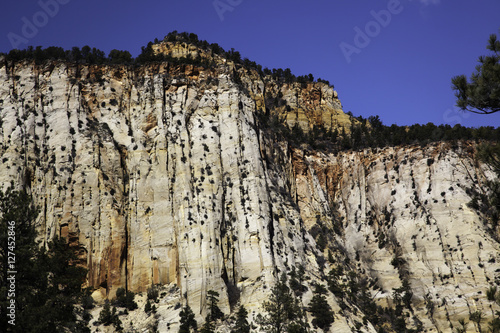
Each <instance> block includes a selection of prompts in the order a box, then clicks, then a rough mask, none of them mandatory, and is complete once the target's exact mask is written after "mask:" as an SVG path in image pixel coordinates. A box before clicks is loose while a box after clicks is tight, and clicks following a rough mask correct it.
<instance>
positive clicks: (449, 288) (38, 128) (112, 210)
mask: <svg viewBox="0 0 500 333" xmlns="http://www.w3.org/2000/svg"><path fill="white" fill-rule="evenodd" d="M162 45H163V46H162V47H163V48H164V50H163V51H162V52H167V51H168V52H170V53H171V54H178V55H179V56H183V55H186V54H190V52H194V51H196V50H194V51H193V50H187V51H186V50H185V48H183V46H182V45H181V46H179V45H177V46H173V44H162ZM174 49H175V52H174ZM160 51H161V50H159V51H158V52H160ZM196 52H201V51H196ZM258 113H271V114H276V115H278V116H280V117H283V118H284V119H285V120H286V122H287V123H288V125H289V126H290V127H293V126H294V125H295V124H298V125H299V126H300V127H301V128H303V129H304V130H306V131H307V130H309V129H311V128H312V127H313V126H314V125H319V126H325V127H327V128H333V129H335V128H336V129H339V130H340V129H342V128H343V129H344V130H348V128H349V126H350V123H351V121H354V120H352V119H351V118H350V117H349V116H347V115H345V114H344V113H343V112H342V110H341V104H340V102H339V100H338V98H337V94H336V92H335V91H334V90H333V88H331V87H328V86H327V85H325V84H323V83H314V84H312V83H310V84H280V83H279V82H274V81H273V80H271V79H263V78H261V77H260V76H259V75H258V74H257V72H255V71H253V70H248V69H245V68H242V67H238V66H235V64H233V63H232V62H230V61H226V60H225V59H220V58H216V61H215V65H214V66H212V67H210V68H208V69H207V68H203V67H196V66H192V65H172V64H169V63H167V62H164V63H152V64H149V65H144V66H140V67H132V66H129V67H127V66H121V65H102V66H95V65H81V64H80V65H77V64H68V63H65V62H54V61H53V62H46V63H44V64H43V65H37V64H35V63H33V62H28V61H24V62H18V63H16V64H14V65H7V64H5V63H4V62H1V65H0V116H1V118H0V119H1V122H0V124H1V128H0V137H1V139H0V155H1V161H0V183H1V184H3V186H4V187H5V186H7V185H8V184H9V183H11V182H13V184H14V186H15V187H17V188H24V189H27V190H28V191H30V192H31V193H32V194H33V197H34V199H35V201H36V204H37V205H38V206H39V207H40V209H41V213H40V215H39V218H38V220H37V226H38V229H39V231H40V233H41V239H42V241H43V242H47V241H48V240H50V239H51V238H52V237H54V236H55V235H60V236H63V237H66V238H67V239H68V240H69V241H70V242H71V243H72V244H73V245H75V246H77V247H78V249H79V253H78V254H79V258H80V260H81V262H82V263H83V264H85V265H86V266H87V267H88V269H89V274H88V281H87V284H88V285H89V286H91V287H93V288H95V289H96V290H97V291H98V293H101V295H102V297H110V298H111V297H114V294H115V292H116V289H117V288H119V287H126V288H127V289H129V290H132V291H135V292H141V291H145V290H146V289H147V288H148V287H149V286H151V285H152V284H159V285H162V286H168V285H170V286H171V287H172V286H175V287H176V288H178V289H175V288H174V289H175V292H174V293H173V294H175V295H176V296H175V297H173V296H172V297H170V298H171V302H170V303H168V302H167V303H165V304H163V303H162V304H163V305H161V304H160V308H159V313H160V317H161V318H160V319H161V323H160V328H162V329H166V327H167V326H166V325H167V324H169V323H170V322H174V321H175V320H174V319H172V313H176V312H172V311H173V310H172V305H173V304H175V303H177V302H184V303H186V302H187V303H188V304H189V305H190V306H191V307H192V308H193V309H194V310H195V312H196V313H197V315H198V316H199V318H203V317H204V315H205V311H206V309H205V299H206V292H207V291H208V290H211V289H212V290H215V291H218V292H219V293H220V295H221V297H220V302H221V304H220V306H221V308H222V310H223V311H224V312H225V313H229V312H230V311H231V310H232V309H233V307H234V306H235V305H236V304H238V303H241V304H245V305H246V306H248V308H249V309H251V310H258V309H259V305H260V304H261V303H262V302H263V301H264V300H266V298H267V297H268V294H269V290H270V288H271V287H272V286H273V284H274V281H275V279H276V277H277V276H278V274H279V272H280V271H289V270H290V269H291V268H292V267H299V266H304V267H305V268H306V275H307V276H308V277H309V278H310V279H311V280H310V284H311V283H312V282H314V281H319V282H321V281H325V278H326V273H327V272H328V270H329V267H330V265H333V266H336V265H341V263H340V261H342V260H346V259H349V261H350V264H349V266H352V267H351V268H352V270H353V271H355V272H356V273H357V274H359V275H360V276H364V277H366V278H367V279H369V280H370V281H375V283H374V284H373V285H371V289H370V290H371V292H372V296H373V297H375V299H376V300H377V303H378V304H380V305H391V304H392V302H393V299H392V298H393V293H392V292H393V289H394V288H399V287H401V285H402V283H403V281H407V282H409V284H410V286H411V290H412V292H413V297H412V304H413V311H412V313H410V314H409V315H411V316H412V317H415V318H418V320H419V321H421V323H422V325H423V327H425V328H426V329H427V330H428V332H450V331H451V329H450V327H451V326H450V324H451V325H456V324H457V321H458V319H460V318H467V317H468V314H469V313H472V312H475V311H478V310H480V311H483V312H484V313H485V314H489V313H491V312H492V311H493V308H490V303H489V302H488V301H487V300H486V298H485V291H486V289H487V288H488V286H489V284H490V283H492V282H494V281H497V276H498V273H497V270H498V269H500V267H499V266H500V264H498V262H499V259H500V258H497V257H498V249H499V246H498V242H497V241H496V240H495V239H494V238H493V237H492V236H491V235H490V234H489V233H488V232H487V227H486V226H485V225H484V224H483V221H482V219H481V216H480V215H479V214H478V213H477V212H475V211H473V210H471V209H470V208H469V207H468V206H467V205H466V203H467V202H468V201H469V200H470V198H469V196H468V194H467V192H466V189H467V188H468V187H471V186H479V187H480V186H481V184H482V182H483V181H484V179H490V178H493V174H492V173H491V171H490V170H489V169H488V168H486V167H485V166H483V165H477V164H476V163H475V162H474V159H473V151H474V147H473V146H470V145H468V144H467V143H459V144H458V145H456V146H451V145H449V144H445V143H442V144H435V145H429V146H426V147H416V146H415V147H394V148H386V149H381V150H365V151H359V152H344V153H339V154H326V153H323V152H319V151H311V150H309V149H306V148H304V149H299V148H292V147H291V146H289V145H288V144H287V143H286V142H275V141H273V140H272V139H271V136H269V135H268V133H267V134H266V132H265V131H262V130H261V129H260V127H259V126H260V124H259V121H258V120H257V118H258V117H257V114H258ZM321 233H323V234H324V236H325V237H326V238H327V241H328V244H327V246H326V248H324V249H322V248H321V246H319V247H318V246H317V244H316V241H317V240H318V237H319V235H320V234H321ZM329 251H330V252H333V253H335V258H336V259H338V260H339V262H337V263H329V262H327V261H326V260H325V258H326V257H327V255H328V252H329ZM394 258H396V259H397V260H394ZM394 263H396V264H394ZM174 289H171V290H174ZM95 295H96V294H95ZM311 295H312V294H311V291H310V290H309V291H308V292H307V293H306V294H305V296H304V301H305V302H306V303H307V301H308V299H310V298H311ZM329 301H330V303H331V304H332V306H333V307H334V310H335V311H336V322H335V323H334V326H333V327H332V332H333V331H335V332H350V331H355V330H356V328H355V327H356V322H362V321H363V320H362V318H363V314H362V313H359V312H358V311H357V310H356V309H355V305H352V306H349V307H348V309H341V308H340V307H339V305H338V300H337V299H336V298H335V297H333V296H330V297H329ZM429 302H431V303H432V304H435V306H434V311H433V312H432V313H429V311H428V304H429ZM252 315H255V313H253V314H252ZM162 325H163V326H162ZM168 327H171V326H168ZM363 330H364V331H366V332H374V331H375V330H374V328H373V326H372V325H371V324H370V323H367V324H366V325H364V328H363Z"/></svg>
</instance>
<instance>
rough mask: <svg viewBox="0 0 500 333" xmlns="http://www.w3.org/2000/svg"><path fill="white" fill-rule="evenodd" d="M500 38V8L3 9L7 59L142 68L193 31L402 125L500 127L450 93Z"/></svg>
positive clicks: (189, 2)
mask: <svg viewBox="0 0 500 333" xmlns="http://www.w3.org/2000/svg"><path fill="white" fill-rule="evenodd" d="M55 1H58V2H55ZM54 3H57V4H58V8H56V7H55V6H54ZM43 4H46V5H43ZM216 6H217V8H216ZM44 7H45V9H44ZM44 10H45V12H48V13H49V14H45V13H44V12H43V11H44ZM382 10H385V11H386V12H384V13H385V14H387V13H390V18H389V17H388V16H387V15H381V17H379V20H380V22H381V23H378V22H377V21H376V19H375V17H374V16H373V14H372V12H375V13H380V11H382ZM26 22H28V23H26ZM30 24H36V25H38V26H39V27H36V25H35V28H36V30H37V31H34V30H33V29H31V30H30V29H29V28H27V27H25V26H28V25H30ZM23 27H24V31H23ZM356 28H358V30H357V31H362V32H363V33H366V29H367V28H368V38H369V39H370V40H369V43H368V42H367V40H366V39H365V40H363V38H361V37H359V36H358V38H357V40H355V37H356V35H357V34H358V32H356V30H355V29H356ZM499 28H500V1H499V0H475V1H473V0H400V1H397V0H380V1H378V0H377V1H368V0H366V1H361V0H358V1H346V0H336V1H332V0H329V1H323V0H317V1H307V2H306V1H295V0H287V1H284V0H272V1H262V0H252V1H250V0H216V1H214V0H183V1H172V0H142V1H130V0H121V1H115V0H112V1H104V0H99V1H97V0H86V1H82V0H41V1H40V2H39V1H33V0H20V1H4V3H3V4H2V10H1V12H0V52H7V51H9V50H10V49H12V48H13V45H14V46H17V48H25V47H26V46H28V45H33V46H37V45H42V46H43V47H47V46H61V47H64V48H66V49H68V48H71V47H72V46H80V47H81V46H84V45H86V44H88V45H90V46H92V47H97V48H100V49H102V50H104V51H105V52H106V53H108V52H109V51H110V50H112V49H121V50H129V51H130V52H131V53H132V54H133V55H134V56H136V55H137V54H138V53H139V52H140V48H141V46H144V45H146V44H147V42H148V41H152V40H154V38H159V39H161V38H163V37H164V36H165V35H166V34H167V33H168V32H170V31H173V30H178V31H179V32H181V31H188V32H194V33H196V34H197V35H198V36H199V37H200V39H206V40H207V41H208V42H211V43H213V42H215V43H218V44H219V45H221V46H222V47H224V48H225V49H230V48H232V47H233V48H235V49H236V50H238V51H240V52H241V54H242V56H243V57H248V58H249V59H250V60H253V61H256V62H257V63H260V64H261V65H263V66H264V67H269V68H273V67H276V68H278V67H281V68H287V67H290V68H291V69H292V72H293V73H294V74H296V75H304V74H309V73H312V74H313V75H314V76H315V77H316V78H317V77H321V78H323V79H327V80H329V81H330V82H331V83H332V84H334V85H335V88H336V90H337V91H338V93H339V97H340V99H341V101H342V103H343V105H344V111H346V112H347V111H351V112H352V113H353V114H354V115H362V116H364V117H368V116H370V115H379V116H380V117H381V119H382V121H383V122H384V123H385V124H392V123H396V124H398V125H406V124H414V123H421V124H424V123H427V122H433V123H435V124H450V125H454V124H456V123H458V122H460V123H461V124H462V125H464V126H481V125H492V126H499V125H500V113H498V114H495V115H489V116H487V115H473V114H470V113H461V112H458V110H457V109H456V108H455V97H454V95H453V91H452V90H451V83H450V80H451V77H452V76H454V75H458V74H466V75H467V76H469V75H470V74H471V73H472V71H473V70H474V67H475V66H476V64H477V58H478V56H480V55H482V54H486V53H487V52H488V51H487V50H486V48H485V46H486V42H487V39H488V37H489V35H490V34H492V33H498V31H499ZM14 35H16V36H17V37H20V38H22V39H17V40H14V39H13V38H14V37H13V36H14ZM12 40H14V44H13V43H12ZM356 42H357V44H356ZM15 43H17V45H16V44H15ZM341 46H343V48H344V51H343V50H342V47H341ZM354 48H356V50H355V51H356V52H354V51H353V50H354ZM346 50H347V51H346ZM349 50H350V51H349ZM346 52H347V53H349V52H350V54H349V55H348V56H347V57H346ZM348 60H350V61H348Z"/></svg>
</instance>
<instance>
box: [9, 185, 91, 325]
mask: <svg viewBox="0 0 500 333" xmlns="http://www.w3.org/2000/svg"><path fill="white" fill-rule="evenodd" d="M37 215H38V210H37V209H36V208H35V207H34V205H33V201H32V199H31V197H30V196H29V195H28V194H26V193H25V192H22V191H21V192H18V191H14V190H13V189H12V188H8V189H7V190H6V192H0V260H1V261H2V262H8V257H12V256H11V255H9V253H8V252H11V253H14V254H15V264H14V263H13V265H14V266H9V267H7V266H8V265H1V269H0V292H1V293H2V294H3V295H6V293H7V291H8V290H9V288H8V286H7V285H6V282H7V274H8V271H9V270H10V271H13V270H15V271H17V274H16V276H15V278H16V290H15V307H16V317H15V319H16V320H15V324H16V325H15V326H13V325H10V324H8V323H7V320H8V319H9V318H8V317H7V316H5V315H2V316H0V326H1V327H5V328H7V329H8V331H11V332H65V331H68V330H69V331H72V332H88V331H89V330H88V328H86V322H85V321H88V314H85V310H84V311H80V312H81V313H80V316H78V317H77V311H78V310H77V308H76V307H75V305H76V304H77V303H78V302H79V301H80V299H81V298H82V296H83V295H84V294H83V291H82V289H81V285H82V283H83V282H84V279H85V276H86V274H87V270H86V269H84V268H83V267H80V266H78V265H77V262H78V260H77V258H76V255H75V251H74V249H72V248H71V247H70V246H69V245H68V243H67V242H66V241H65V240H64V239H62V238H55V239H53V240H52V241H50V242H49V243H48V250H45V249H44V248H40V247H39V244H38V243H37V242H36V241H35V239H36V236H37V234H36V230H35V225H34V224H35V219H36V217H37ZM9 237H11V238H9ZM13 238H15V242H13ZM9 243H10V244H9ZM9 275H12V273H9ZM7 302H8V300H7V299H4V298H1V300H0V313H2V314H5V313H8V312H7V311H6V310H7V308H6V307H7V306H8V304H7ZM79 317H80V318H86V319H84V320H80V319H78V318H79Z"/></svg>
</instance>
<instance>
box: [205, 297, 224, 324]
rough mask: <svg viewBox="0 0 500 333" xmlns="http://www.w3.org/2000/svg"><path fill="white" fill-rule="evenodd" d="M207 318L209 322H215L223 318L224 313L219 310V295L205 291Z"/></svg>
mask: <svg viewBox="0 0 500 333" xmlns="http://www.w3.org/2000/svg"><path fill="white" fill-rule="evenodd" d="M207 303H208V316H209V318H210V321H216V320H217V319H220V318H222V317H224V313H222V311H221V310H220V308H219V305H218V303H219V293H218V292H216V291H214V290H209V291H207Z"/></svg>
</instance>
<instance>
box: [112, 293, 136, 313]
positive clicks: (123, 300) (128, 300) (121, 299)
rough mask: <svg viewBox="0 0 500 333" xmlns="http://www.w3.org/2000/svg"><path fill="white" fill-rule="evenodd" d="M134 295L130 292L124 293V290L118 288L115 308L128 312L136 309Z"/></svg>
mask: <svg viewBox="0 0 500 333" xmlns="http://www.w3.org/2000/svg"><path fill="white" fill-rule="evenodd" d="M134 298H135V294H134V293H133V292H131V291H128V290H127V291H125V288H118V290H116V302H115V304H116V305H117V306H120V307H123V308H127V309H128V310H131V311H132V310H135V309H137V303H136V302H135V301H134Z"/></svg>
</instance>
